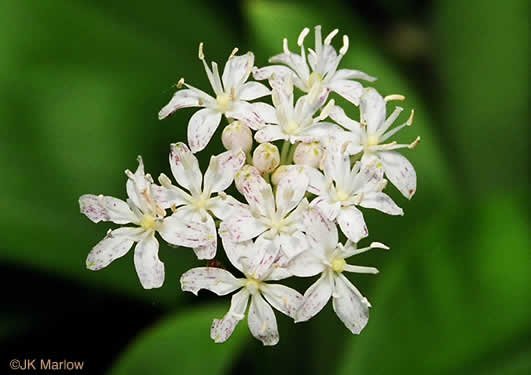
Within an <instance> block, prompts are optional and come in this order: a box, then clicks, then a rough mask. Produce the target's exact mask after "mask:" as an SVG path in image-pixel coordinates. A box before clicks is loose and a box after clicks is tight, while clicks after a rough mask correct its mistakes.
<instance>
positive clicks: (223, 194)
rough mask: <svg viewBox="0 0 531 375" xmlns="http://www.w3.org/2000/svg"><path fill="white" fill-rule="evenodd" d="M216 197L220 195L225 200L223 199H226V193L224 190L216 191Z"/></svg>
mask: <svg viewBox="0 0 531 375" xmlns="http://www.w3.org/2000/svg"><path fill="white" fill-rule="evenodd" d="M218 197H220V198H221V199H223V200H225V199H227V197H228V195H227V193H225V192H224V191H220V192H219V193H218Z"/></svg>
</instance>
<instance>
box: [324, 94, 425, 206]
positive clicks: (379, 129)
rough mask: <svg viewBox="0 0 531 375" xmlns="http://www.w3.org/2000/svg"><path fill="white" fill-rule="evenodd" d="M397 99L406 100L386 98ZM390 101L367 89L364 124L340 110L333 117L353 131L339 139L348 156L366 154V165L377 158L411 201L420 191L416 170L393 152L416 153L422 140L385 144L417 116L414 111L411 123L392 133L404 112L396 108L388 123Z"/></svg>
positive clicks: (362, 102) (363, 103) (362, 115)
mask: <svg viewBox="0 0 531 375" xmlns="http://www.w3.org/2000/svg"><path fill="white" fill-rule="evenodd" d="M397 98H399V99H403V97H402V96H400V95H391V96H389V97H386V99H388V100H392V99H397ZM386 99H384V98H383V97H382V96H381V95H380V94H379V93H378V92H377V91H376V90H375V89H373V88H366V89H365V93H364V94H363V96H362V98H361V104H360V114H361V123H358V122H357V121H354V120H352V119H350V118H348V117H347V116H346V115H345V112H344V111H343V109H341V108H340V107H337V106H335V107H334V108H333V109H332V110H331V112H330V117H331V118H332V119H334V121H336V122H337V123H338V124H340V125H341V126H343V127H344V128H346V129H348V130H349V131H348V132H343V134H341V135H339V136H338V139H339V140H340V142H341V143H342V144H343V145H344V146H345V152H347V153H348V154H351V155H354V154H358V153H360V152H363V158H362V162H369V161H370V160H371V159H374V158H377V159H379V160H380V162H381V163H382V165H383V167H384V170H385V175H386V176H387V178H388V179H389V180H390V181H391V182H392V183H393V185H395V186H396V187H397V188H398V190H399V191H400V192H401V193H402V195H403V196H404V197H406V198H408V199H411V197H412V196H413V194H415V191H416V190H417V175H416V173H415V169H414V168H413V165H411V163H410V162H409V160H407V159H406V158H405V157H404V156H402V155H401V154H399V153H398V152H396V151H393V150H396V149H399V148H405V147H407V148H409V149H413V148H414V147H415V146H417V144H418V143H419V142H420V137H417V139H416V140H415V141H414V142H412V143H411V144H397V143H396V142H391V143H387V144H382V143H383V142H385V141H387V140H388V139H389V138H390V137H392V136H393V135H394V134H396V133H397V132H398V131H399V130H400V129H402V128H403V127H404V126H410V125H411V124H412V123H413V114H414V112H413V111H411V115H410V116H409V119H408V120H407V121H406V122H405V123H404V124H402V125H400V126H397V127H395V128H394V129H391V130H389V131H388V129H389V127H390V126H391V125H392V124H393V122H394V121H395V120H396V118H397V117H398V115H400V113H401V112H402V110H403V109H402V108H401V107H396V108H395V110H394V111H393V113H392V114H391V115H390V116H389V117H388V118H387V119H386V108H385V107H386V105H385V104H386Z"/></svg>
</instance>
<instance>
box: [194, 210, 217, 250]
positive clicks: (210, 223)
mask: <svg viewBox="0 0 531 375" xmlns="http://www.w3.org/2000/svg"><path fill="white" fill-rule="evenodd" d="M204 223H205V225H206V226H207V228H208V238H209V241H208V242H207V243H206V244H204V245H201V246H199V247H194V249H193V250H194V253H195V255H196V256H197V259H212V258H214V257H215V256H216V250H217V247H218V235H217V234H216V223H215V222H214V219H213V218H212V216H210V215H206V221H205V222H204Z"/></svg>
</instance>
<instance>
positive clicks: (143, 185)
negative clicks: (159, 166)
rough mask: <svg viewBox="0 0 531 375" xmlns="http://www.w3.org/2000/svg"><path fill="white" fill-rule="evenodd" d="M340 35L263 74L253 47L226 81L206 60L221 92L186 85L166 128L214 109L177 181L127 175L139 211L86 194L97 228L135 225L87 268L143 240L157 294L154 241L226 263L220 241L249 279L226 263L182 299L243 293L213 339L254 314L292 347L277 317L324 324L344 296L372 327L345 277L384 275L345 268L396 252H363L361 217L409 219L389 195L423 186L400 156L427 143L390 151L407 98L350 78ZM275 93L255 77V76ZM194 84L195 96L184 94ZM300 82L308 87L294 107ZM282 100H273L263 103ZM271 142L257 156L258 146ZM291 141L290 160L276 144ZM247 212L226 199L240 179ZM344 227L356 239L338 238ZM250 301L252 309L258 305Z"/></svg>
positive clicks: (103, 245)
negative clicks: (344, 104) (189, 112)
mask: <svg viewBox="0 0 531 375" xmlns="http://www.w3.org/2000/svg"><path fill="white" fill-rule="evenodd" d="M337 32H338V31H337V30H334V31H332V32H331V33H330V34H329V35H328V36H327V37H326V38H325V39H324V42H323V40H322V37H321V28H320V26H317V27H315V48H314V49H310V48H308V49H307V51H306V50H305V47H304V39H305V37H306V36H307V34H308V33H309V29H308V28H305V29H304V30H303V31H302V33H301V34H300V36H299V38H298V41H297V44H298V46H299V47H300V54H297V53H294V52H291V51H290V50H289V49H288V42H287V40H286V39H284V52H283V53H281V54H279V55H277V56H274V57H272V58H271V59H270V62H271V63H274V64H276V65H271V66H267V67H263V68H257V67H255V66H254V55H253V54H252V53H251V52H249V53H247V54H245V55H237V54H236V53H237V49H235V50H234V51H233V53H232V54H231V55H230V57H229V59H228V61H227V63H226V64H225V67H224V69H223V74H222V75H221V77H220V74H219V70H218V66H217V64H216V63H215V62H212V64H211V67H209V65H208V64H207V62H206V61H205V56H204V53H203V45H202V44H200V45H199V59H200V60H201V61H202V62H203V65H204V68H205V71H206V74H207V76H208V80H209V81H210V84H211V86H212V89H213V91H214V94H215V95H213V96H211V95H209V94H206V93H205V92H203V91H201V90H199V89H197V88H195V87H193V86H190V85H188V84H186V83H185V82H184V80H183V79H181V80H180V81H179V83H178V87H179V90H178V91H177V92H176V93H175V95H174V96H173V98H172V99H171V101H170V102H169V103H168V104H167V105H166V106H165V107H164V108H163V109H162V110H161V111H160V113H159V118H160V119H163V118H166V117H168V116H169V115H171V114H172V113H174V112H175V111H177V110H178V109H180V108H185V107H202V109H200V110H198V111H197V112H195V113H194V115H193V116H192V117H191V118H190V122H189V124H188V145H189V146H187V145H186V144H184V143H176V144H172V145H171V150H170V155H169V160H170V166H171V171H172V174H173V178H174V181H173V182H172V180H171V179H170V178H169V177H167V176H166V175H164V174H161V175H160V177H159V178H158V182H159V184H156V183H155V182H154V180H153V179H152V177H151V176H150V175H149V174H146V173H145V172H144V165H143V163H142V159H141V158H140V157H139V159H138V162H139V166H138V169H137V170H136V172H135V173H132V172H130V171H129V170H127V171H126V175H127V177H128V180H127V185H126V187H127V195H128V199H127V201H126V202H124V201H122V200H119V199H117V198H113V197H108V196H103V195H99V196H96V195H83V196H82V197H81V198H80V200H79V203H80V207H81V212H82V213H84V214H85V215H86V216H87V217H88V218H89V219H90V220H92V221H93V222H96V223H97V222H99V221H111V222H113V223H116V224H133V225H134V226H125V227H120V228H118V229H114V230H110V231H109V232H108V233H107V236H106V237H105V238H104V239H103V240H102V241H100V242H99V243H98V244H97V245H96V246H95V247H94V248H93V249H92V251H91V252H90V254H89V256H88V258H87V267H88V268H89V269H91V270H99V269H101V268H103V267H106V266H107V265H108V264H110V263H111V262H112V261H113V260H115V259H117V258H119V257H122V256H123V255H125V254H126V253H127V252H128V251H129V249H130V248H131V247H132V246H133V244H134V243H137V245H136V248H135V251H134V264H135V268H136V272H137V274H138V277H139V279H140V282H141V284H142V286H143V287H144V288H146V289H149V288H157V287H160V286H162V284H163V282H164V264H163V263H162V262H161V261H160V260H159V257H158V248H159V244H158V241H157V239H156V237H155V233H157V232H158V233H159V234H160V236H161V237H162V239H164V240H165V241H166V242H168V243H169V244H171V245H173V246H183V247H189V248H192V249H193V250H194V252H195V254H196V255H197V257H198V259H214V258H215V257H216V250H217V247H218V246H217V245H218V236H219V237H220V238H221V242H222V245H223V249H224V253H225V255H226V257H227V258H228V260H229V261H230V263H231V264H232V266H234V267H235V268H236V269H237V270H238V271H240V272H241V274H243V277H239V278H238V277H235V276H233V275H232V274H231V273H230V272H229V271H227V270H225V269H224V268H221V267H217V266H212V265H210V266H207V267H199V268H193V269H191V270H189V271H187V272H186V273H184V274H183V275H182V277H181V286H182V290H183V291H189V292H192V293H195V294H197V292H198V291H199V290H200V289H208V290H210V291H212V292H214V293H215V294H217V295H227V294H229V293H232V292H235V291H238V292H237V293H235V294H233V295H232V300H231V306H230V310H229V311H228V312H227V314H226V315H225V316H224V317H223V319H220V320H217V319H216V320H214V322H213V324H212V328H211V337H212V339H213V340H214V341H215V342H223V341H225V340H227V339H228V338H229V337H230V335H231V334H232V332H233V331H234V329H235V327H236V325H237V324H238V322H239V321H240V320H242V319H243V318H244V317H245V315H246V312H247V317H248V318H247V319H248V322H249V329H250V330H251V333H252V334H253V336H255V337H256V338H257V339H259V340H260V341H262V342H263V344H264V345H275V344H276V343H277V342H278V340H279V334H278V329H277V323H276V318H275V315H274V313H273V309H272V308H274V309H276V310H278V311H280V312H282V313H284V314H286V315H288V316H290V317H291V318H293V319H294V320H295V321H296V322H302V321H306V320H308V319H310V318H311V317H313V316H315V315H316V314H317V313H318V312H319V311H321V309H322V308H323V307H324V306H325V305H326V304H327V302H328V301H329V300H330V298H332V303H333V308H334V311H335V312H336V314H337V316H338V317H339V319H341V321H342V322H343V323H344V324H345V326H346V327H347V328H348V329H349V330H350V331H351V332H352V333H354V334H358V333H360V332H361V330H362V329H363V328H364V327H365V325H366V324H367V321H368V317H369V307H370V304H369V302H368V301H367V299H366V298H365V297H363V295H362V294H361V293H360V292H359V291H358V289H356V287H355V286H354V285H352V283H351V282H350V281H349V280H348V279H347V278H346V277H345V274H344V273H345V272H356V273H377V272H378V271H377V270H376V269H375V268H372V267H362V266H354V265H350V264H347V262H346V259H347V258H349V257H351V256H353V255H356V254H360V253H362V252H365V251H367V250H370V249H374V248H380V249H388V247H386V246H385V245H383V244H381V243H379V242H372V243H371V244H370V245H369V246H368V247H362V248H359V247H358V246H357V243H358V242H359V241H360V240H362V239H363V238H365V237H367V236H368V230H367V227H366V225H365V221H364V219H363V214H362V211H361V209H362V208H371V209H376V210H379V211H381V212H384V213H386V214H389V215H403V211H402V209H401V208H400V207H398V206H397V205H396V204H395V202H393V200H392V199H391V198H390V197H389V196H388V195H387V194H385V193H384V192H383V190H384V188H385V186H386V184H387V180H386V179H385V178H384V177H387V179H388V180H389V181H391V182H392V183H393V185H395V186H396V187H397V188H398V190H399V191H400V192H401V193H402V194H403V195H404V196H405V197H406V198H411V197H412V196H413V194H414V193H415V189H416V174H415V170H414V168H413V166H412V165H411V163H410V162H409V161H408V160H407V159H406V158H405V157H404V156H402V155H401V154H399V153H398V152H396V151H395V150H396V149H399V148H405V147H407V148H410V149H411V148H413V147H415V146H416V145H417V143H418V142H419V138H417V139H416V140H415V141H414V142H413V143H411V144H409V145H407V144H397V143H396V142H390V143H385V142H386V141H387V140H388V139H389V138H390V137H391V136H393V135H394V134H395V133H396V132H397V131H398V130H400V129H401V128H402V127H404V126H409V125H411V123H412V121H413V112H412V113H411V116H410V117H409V119H408V120H407V121H406V122H405V123H404V124H403V125H400V126H397V127H394V128H393V129H391V130H389V129H390V127H391V125H392V124H393V122H394V121H395V120H396V118H397V117H398V116H399V114H400V112H401V111H402V108H400V107H396V108H395V109H394V111H393V112H392V113H391V115H390V116H389V117H387V116H386V102H388V101H390V100H403V99H404V97H402V96H401V95H390V96H387V97H385V98H384V97H382V96H381V95H380V94H379V93H378V92H377V91H376V90H375V89H373V88H364V87H363V86H362V84H361V83H359V82H358V81H357V80H360V79H361V80H365V81H374V80H375V78H373V77H371V76H369V75H367V74H365V73H363V72H360V71H358V70H351V69H338V65H339V62H340V61H341V59H342V58H343V56H344V55H345V53H346V52H347V50H348V38H347V36H344V37H343V46H342V48H341V49H340V50H339V54H338V53H337V51H336V50H335V48H334V47H333V46H332V44H331V43H332V39H333V38H334V36H335V35H336V34H337ZM251 74H252V75H253V77H254V78H255V79H256V80H258V81H261V80H267V81H268V83H269V86H270V87H271V89H270V88H268V87H267V86H266V85H264V84H262V83H259V82H256V81H248V79H249V77H250V75H251ZM183 86H185V88H182V87H183ZM294 86H295V87H296V88H297V89H299V90H300V91H301V92H302V95H300V97H298V99H296V100H295V97H294ZM332 92H334V93H336V94H338V95H340V96H341V97H343V98H345V99H346V100H347V101H349V102H350V103H352V104H354V105H355V106H359V112H360V121H359V122H358V121H356V120H353V119H351V118H349V117H347V116H346V114H345V112H344V110H343V109H342V108H341V107H339V106H337V105H335V103H334V100H333V99H331V100H328V96H329V94H330V93H332ZM267 96H271V99H272V104H273V105H270V104H267V103H264V102H256V101H254V100H255V99H258V98H265V97H267ZM223 115H224V117H225V118H226V119H227V122H228V125H227V126H226V127H225V128H224V129H223V132H222V134H221V140H222V142H223V145H224V146H225V148H226V149H227V151H225V152H223V153H222V154H219V155H216V156H212V157H211V159H210V164H209V166H208V169H207V170H206V172H205V174H204V175H203V174H202V173H201V171H200V168H199V163H198V160H197V158H196V157H195V155H194V153H197V152H199V151H201V150H203V149H204V148H205V146H206V145H207V144H208V143H209V141H210V139H211V138H212V136H213V134H214V133H215V131H216V129H217V128H218V126H219V125H220V123H221V119H222V116H223ZM253 139H254V141H256V142H257V143H258V144H257V146H256V147H255V148H254V150H253V146H254V145H253V143H254V141H253ZM275 141H283V145H282V151H281V152H279V150H278V148H277V146H276V145H275V144H273V143H272V142H275ZM233 182H234V183H235V186H236V189H237V190H238V192H239V193H241V195H242V196H243V197H244V198H245V200H246V203H243V202H241V201H239V200H238V199H236V198H234V197H232V196H230V195H228V194H227V193H225V190H226V189H228V188H229V187H230V186H231V185H232V183H233ZM338 226H339V229H340V230H341V232H342V233H343V235H344V237H345V238H346V243H344V244H342V243H340V242H339V235H340V233H339V231H338ZM316 275H319V278H318V280H317V281H316V282H315V283H314V284H313V285H311V286H310V287H309V289H308V290H307V291H306V292H305V293H304V295H302V294H300V293H299V292H297V291H296V290H294V289H292V288H289V287H287V286H284V285H281V284H278V283H276V282H277V281H279V280H283V279H286V278H288V277H293V276H297V277H312V276H316ZM249 299H250V300H251V302H250V306H249V309H248V310H247V307H248V305H249Z"/></svg>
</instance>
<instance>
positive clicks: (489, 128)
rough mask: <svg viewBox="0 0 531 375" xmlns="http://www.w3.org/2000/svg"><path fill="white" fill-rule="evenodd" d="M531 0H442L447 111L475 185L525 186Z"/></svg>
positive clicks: (458, 156) (460, 158)
mask: <svg viewBox="0 0 531 375" xmlns="http://www.w3.org/2000/svg"><path fill="white" fill-rule="evenodd" d="M528 6H529V2H528V1H525V0H516V1H506V2H501V1H489V2H484V1H480V0H473V1H459V0H450V1H439V2H438V5H437V6H436V9H435V10H434V12H433V14H434V15H435V20H436V23H437V32H438V37H437V41H436V42H437V43H436V45H437V46H438V50H437V56H436V59H434V60H435V62H436V64H437V65H438V69H439V71H440V73H441V74H440V76H441V83H442V85H443V87H442V90H443V92H444V95H441V98H440V99H441V107H442V108H444V110H443V111H441V113H442V114H443V120H444V121H445V123H446V126H447V128H448V129H449V131H450V132H451V134H452V135H453V138H454V139H453V140H452V143H453V144H454V145H455V150H453V152H454V163H455V165H456V170H459V171H460V172H461V179H462V180H463V181H465V182H466V183H467V185H468V186H469V189H471V190H472V191H474V192H482V193H485V192H488V190H492V189H500V188H502V189H504V190H510V189H513V188H515V187H516V186H520V187H527V186H528V179H527V174H525V173H522V170H521V169H522V167H525V161H526V160H527V159H528V140H529V135H528V132H527V129H528V127H529V111H528V106H529V80H528V75H529V55H528V49H529V43H528V35H529V33H528V29H529V17H528V15H529V9H528Z"/></svg>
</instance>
